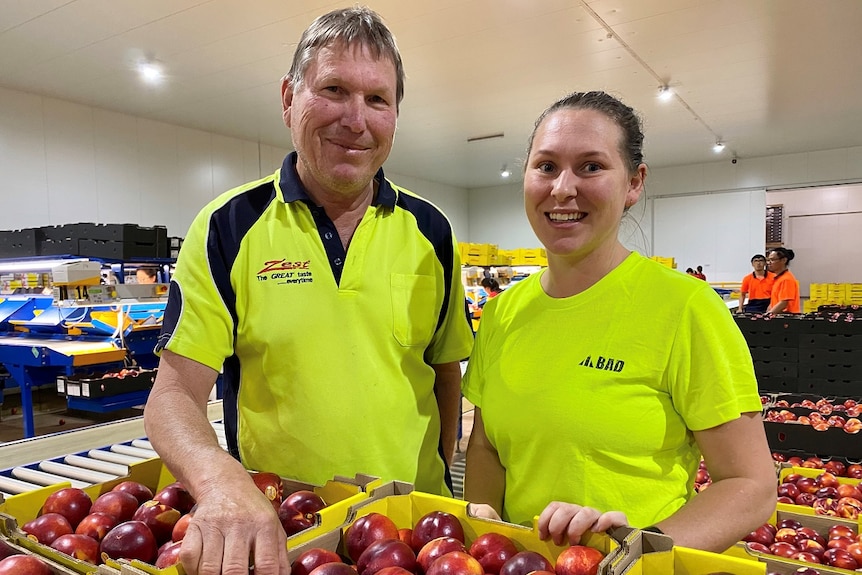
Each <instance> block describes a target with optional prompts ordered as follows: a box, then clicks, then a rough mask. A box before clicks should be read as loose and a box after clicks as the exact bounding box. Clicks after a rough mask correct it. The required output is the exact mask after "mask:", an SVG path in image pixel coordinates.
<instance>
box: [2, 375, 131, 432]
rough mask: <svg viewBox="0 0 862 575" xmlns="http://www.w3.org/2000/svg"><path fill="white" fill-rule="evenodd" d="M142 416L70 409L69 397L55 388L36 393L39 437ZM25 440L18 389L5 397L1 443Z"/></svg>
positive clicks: (34, 421)
mask: <svg viewBox="0 0 862 575" xmlns="http://www.w3.org/2000/svg"><path fill="white" fill-rule="evenodd" d="M140 414H141V410H128V409H124V410H120V411H117V412H113V413H104V414H103V413H93V412H87V411H80V410H70V409H68V408H67V407H66V398H65V397H62V396H60V395H58V394H57V390H56V388H54V387H53V386H44V387H41V388H37V389H34V390H33V424H34V428H35V432H36V435H37V436H39V435H47V434H49V433H57V432H61V431H68V430H70V429H77V428H79V427H86V426H88V425H93V424H94V423H102V422H105V421H114V420H117V419H123V418H127V417H133V416H135V415H140ZM23 438H24V417H23V415H22V410H21V395H20V393H18V392H17V390H15V389H12V390H6V391H5V393H4V394H3V403H2V405H0V443H5V442H8V441H15V440H18V439H23Z"/></svg>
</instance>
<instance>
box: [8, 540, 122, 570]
mask: <svg viewBox="0 0 862 575" xmlns="http://www.w3.org/2000/svg"><path fill="white" fill-rule="evenodd" d="M12 555H23V556H29V557H30V558H28V559H21V558H18V559H12V560H10V562H11V561H14V562H15V563H14V564H4V563H3V561H4V560H5V559H7V558H8V557H9V556H12ZM32 557H35V558H36V559H37V560H38V561H39V562H40V563H41V565H43V566H44V568H42V567H41V566H39V565H36V564H34V562H33V560H32V559H31V558H32ZM0 568H3V569H7V571H4V572H5V573H16V574H21V575H23V574H24V573H25V572H26V573H27V574H28V575H29V574H30V573H33V572H35V573H38V572H39V570H40V569H41V570H42V572H43V573H46V574H47V573H50V574H51V575H78V573H79V572H78V571H73V570H71V569H68V568H67V567H65V566H63V565H61V564H59V563H56V562H54V561H52V560H50V559H48V558H46V557H42V556H40V555H39V554H37V553H33V552H32V551H30V550H29V549H26V548H24V547H21V546H20V545H18V544H16V543H15V542H14V541H12V540H11V539H9V538H7V537H6V536H4V535H0ZM85 573H86V575H119V572H118V571H117V570H116V569H113V568H111V567H108V566H107V565H99V566H98V567H97V566H95V565H90V566H89V570H88V571H86V572H85Z"/></svg>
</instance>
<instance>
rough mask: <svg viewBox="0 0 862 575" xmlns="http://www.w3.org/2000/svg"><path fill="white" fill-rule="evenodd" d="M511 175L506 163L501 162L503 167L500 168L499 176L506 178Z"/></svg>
mask: <svg viewBox="0 0 862 575" xmlns="http://www.w3.org/2000/svg"><path fill="white" fill-rule="evenodd" d="M511 175H512V172H510V171H509V168H507V167H506V164H503V169H502V170H500V177H501V178H508V177H509V176H511Z"/></svg>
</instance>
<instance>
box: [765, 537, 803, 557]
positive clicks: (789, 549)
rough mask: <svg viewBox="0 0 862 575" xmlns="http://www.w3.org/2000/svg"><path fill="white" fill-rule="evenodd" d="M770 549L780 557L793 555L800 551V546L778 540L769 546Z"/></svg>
mask: <svg viewBox="0 0 862 575" xmlns="http://www.w3.org/2000/svg"><path fill="white" fill-rule="evenodd" d="M769 551H770V552H771V553H772V554H773V555H777V556H779V557H787V558H790V557H793V556H794V555H796V554H797V553H799V548H798V547H797V546H796V545H791V544H790V543H784V542H783V541H776V542H775V543H773V544H772V545H770V546H769Z"/></svg>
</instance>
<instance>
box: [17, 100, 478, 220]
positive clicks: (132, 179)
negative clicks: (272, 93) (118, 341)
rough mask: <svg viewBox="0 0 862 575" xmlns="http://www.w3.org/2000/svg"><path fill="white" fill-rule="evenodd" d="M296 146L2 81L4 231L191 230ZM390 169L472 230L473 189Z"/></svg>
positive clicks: (278, 165) (266, 171)
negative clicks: (105, 226)
mask: <svg viewBox="0 0 862 575" xmlns="http://www.w3.org/2000/svg"><path fill="white" fill-rule="evenodd" d="M285 130H286V128H285ZM288 151H289V150H287V149H283V148H275V147H272V146H267V145H259V144H258V143H257V142H251V141H246V140H240V139H237V138H229V137H225V136H221V135H218V134H213V133H209V132H204V131H201V130H192V129H189V128H183V127H180V126H174V125H171V124H165V123H162V122H155V121H152V120H146V119H143V118H137V117H134V116H129V115H125V114H118V113H115V112H109V111H106V110H101V109H98V108H92V107H89V106H82V105H79V104H74V103H71V102H66V101H63V100H56V99H53V98H46V97H42V96H36V95H33V94H27V93H24V92H17V91H13V90H6V89H3V88H0V202H2V210H0V230H9V229H19V228H27V227H38V226H46V225H59V224H66V223H75V222H97V223H135V224H140V225H144V226H152V225H162V226H166V227H167V228H168V235H171V236H185V233H186V230H187V229H188V226H189V225H190V224H191V222H192V219H193V218H194V216H195V214H197V212H198V210H200V209H201V207H203V205H204V204H205V203H206V202H208V201H209V200H211V199H213V198H214V197H216V196H217V195H219V194H221V193H222V192H224V191H226V190H228V189H230V188H232V187H235V186H238V185H241V184H243V183H245V182H248V181H252V180H255V179H257V178H260V177H262V175H266V174H269V173H272V172H273V171H275V169H276V168H278V167H280V166H281V162H282V159H283V158H284V156H285V155H286V154H287V153H288ZM387 176H391V177H392V179H393V181H395V182H397V183H399V184H401V185H403V186H405V187H407V188H408V189H410V190H412V191H414V192H416V193H417V194H419V195H421V196H423V197H425V198H427V199H429V200H430V201H432V202H434V203H435V204H437V205H438V206H440V207H441V208H442V209H443V210H444V211H445V212H446V213H447V215H448V216H449V218H450V220H451V221H452V224H453V226H454V228H455V232H456V234H458V235H459V236H461V237H464V236H467V235H468V233H469V221H468V219H467V194H466V191H465V190H460V189H457V188H452V187H450V186H445V185H442V184H436V183H433V182H425V181H423V180H419V179H417V178H407V177H403V176H395V175H390V174H387Z"/></svg>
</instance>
